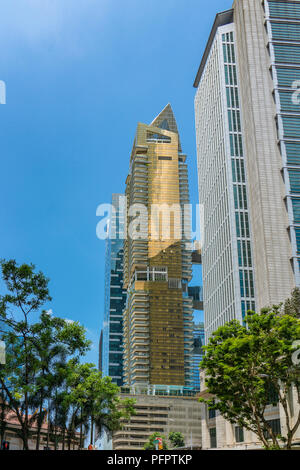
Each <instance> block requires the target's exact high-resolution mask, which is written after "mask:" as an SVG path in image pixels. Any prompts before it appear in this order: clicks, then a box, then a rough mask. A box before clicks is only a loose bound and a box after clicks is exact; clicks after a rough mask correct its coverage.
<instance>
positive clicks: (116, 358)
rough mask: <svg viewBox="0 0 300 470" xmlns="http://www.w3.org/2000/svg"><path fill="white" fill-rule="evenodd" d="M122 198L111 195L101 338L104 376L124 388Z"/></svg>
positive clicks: (124, 293) (124, 298)
mask: <svg viewBox="0 0 300 470" xmlns="http://www.w3.org/2000/svg"><path fill="white" fill-rule="evenodd" d="M123 199H124V196H122V195H121V194H113V195H112V209H111V214H110V219H109V224H108V237H107V239H106V251H105V293H104V298H105V305H104V322H103V332H101V336H100V342H101V343H102V344H101V346H100V347H101V357H102V359H101V362H102V374H103V376H110V377H111V378H112V381H113V382H114V383H116V384H117V385H119V386H121V385H123V310H124V309H125V305H126V290H124V289H123V257H124V240H123V237H122V233H123V229H124V210H123V203H124V202H123ZM100 347H99V349H100Z"/></svg>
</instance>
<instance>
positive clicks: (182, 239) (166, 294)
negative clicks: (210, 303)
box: [123, 104, 193, 389]
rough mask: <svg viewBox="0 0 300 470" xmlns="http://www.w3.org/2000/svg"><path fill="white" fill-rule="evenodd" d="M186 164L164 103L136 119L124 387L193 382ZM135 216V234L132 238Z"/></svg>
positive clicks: (130, 191) (129, 188)
mask: <svg viewBox="0 0 300 470" xmlns="http://www.w3.org/2000/svg"><path fill="white" fill-rule="evenodd" d="M185 161H186V155H184V154H183V153H182V149H181V144H180V138H179V135H178V130H177V125H176V121H175V118H174V114H173V111H172V108H171V106H170V105H169V104H168V105H167V106H166V107H165V108H164V109H163V111H162V112H161V113H160V114H159V115H158V117H157V118H155V119H154V121H153V122H152V123H151V124H150V125H146V124H141V123H139V124H138V127H137V132H136V136H135V140H134V145H133V149H132V153H131V158H130V172H129V175H128V177H127V180H126V197H127V215H126V218H127V228H128V232H129V235H128V236H127V238H126V240H125V244H124V287H125V288H126V289H127V306H126V310H125V312H124V322H123V323H124V325H123V328H124V382H125V384H127V385H136V384H139V385H158V386H159V385H165V386H173V387H174V388H175V389H176V387H177V388H180V387H184V386H185V387H189V386H191V385H192V360H191V359H192V358H191V351H192V348H193V334H192V321H193V307H192V299H190V298H189V297H188V283H189V281H190V280H191V278H192V261H191V251H190V248H191V247H190V244H189V243H188V242H189V241H190V217H189V206H188V205H189V188H188V170H187V165H186V163H185ZM186 206H188V207H186ZM184 207H185V208H186V210H185V211H183V209H184ZM145 209H146V210H145ZM134 214H135V215H134ZM137 215H139V217H138V219H139V225H138V228H137V230H140V235H139V236H131V228H132V224H133V226H134V221H135V220H137ZM134 227H135V226H134ZM135 228H136V227H135Z"/></svg>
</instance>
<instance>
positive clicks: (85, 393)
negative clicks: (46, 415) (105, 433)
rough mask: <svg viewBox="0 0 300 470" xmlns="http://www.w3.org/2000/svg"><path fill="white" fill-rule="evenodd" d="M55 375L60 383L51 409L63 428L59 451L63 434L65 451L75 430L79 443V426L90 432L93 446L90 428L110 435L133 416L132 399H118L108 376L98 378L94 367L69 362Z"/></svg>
mask: <svg viewBox="0 0 300 470" xmlns="http://www.w3.org/2000/svg"><path fill="white" fill-rule="evenodd" d="M59 373H60V374H61V376H64V380H63V381H62V384H61V386H60V388H59V390H58V392H56V394H55V399H54V401H56V405H54V406H53V409H55V410H56V414H57V416H58V417H59V423H60V427H61V429H63V448H64V445H65V443H64V438H65V434H66V435H67V444H68V449H70V445H71V440H72V439H73V438H74V436H75V432H76V430H77V429H78V428H80V430H81V432H80V434H81V436H80V440H81V441H82V427H84V428H85V430H90V431H91V432H90V442H91V444H93V430H94V425H95V426H96V427H97V428H98V429H99V430H100V432H101V429H102V428H103V427H105V428H106V429H107V430H109V431H111V432H113V431H115V430H117V429H120V427H121V420H122V419H129V418H130V417H131V415H132V414H134V413H135V411H134V400H131V399H127V400H121V399H120V398H119V392H120V389H119V387H118V386H117V385H116V384H114V383H112V381H111V378H110V377H102V376H101V373H100V372H99V371H98V370H97V369H96V368H95V366H94V364H80V363H78V362H77V361H76V360H70V361H69V362H68V363H66V364H64V365H63V368H62V370H60V372H59Z"/></svg>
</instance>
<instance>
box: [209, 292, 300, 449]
mask: <svg viewBox="0 0 300 470" xmlns="http://www.w3.org/2000/svg"><path fill="white" fill-rule="evenodd" d="M297 297H298V293H297ZM293 302H295V300H292V301H291V303H290V305H292V303H293ZM296 312H298V310H296V311H295V309H294V310H293V311H290V313H292V314H288V315H287V314H286V313H285V312H284V308H283V307H282V306H279V307H273V308H272V309H263V310H262V311H261V313H260V314H256V313H254V312H248V316H247V318H246V320H245V321H246V326H242V325H240V324H239V323H238V322H237V321H232V322H230V323H228V324H226V325H225V326H223V327H220V328H219V329H218V330H217V331H216V332H215V333H214V334H213V335H212V337H211V338H210V341H209V344H208V346H206V347H205V350H206V355H205V357H204V359H203V361H202V362H201V364H200V367H201V369H203V370H204V371H205V376H206V386H207V389H208V392H209V393H210V394H211V396H212V398H211V399H210V400H204V399H200V401H202V402H206V403H207V404H208V405H209V408H210V409H215V410H219V412H220V413H221V414H222V415H223V417H224V418H226V419H227V420H228V421H230V422H231V423H233V424H237V425H239V426H241V427H243V428H246V429H248V430H250V431H253V432H254V433H255V434H256V435H257V436H258V438H259V440H260V441H261V442H262V443H263V445H264V446H265V448H267V449H268V448H280V446H281V445H282V443H283V442H284V443H285V445H286V447H287V448H288V449H289V448H290V447H291V443H292V439H293V436H294V435H295V433H296V431H297V429H298V427H299V425H300V411H298V412H297V413H298V416H297V419H296V421H295V422H294V424H292V417H291V411H290V408H289V394H290V392H291V389H292V387H294V389H295V390H296V395H297V397H298V405H299V406H300V380H299V366H298V365H295V364H294V363H293V361H292V354H293V352H294V351H295V346H294V342H295V341H296V340H299V339H300V322H299V320H298V319H297V315H296ZM270 392H272V393H270ZM274 392H275V393H274ZM271 396H272V397H273V398H271ZM274 397H277V399H276V398H274ZM272 401H273V402H274V401H275V402H277V401H279V402H280V404H281V405H282V408H283V411H284V414H285V424H286V427H287V434H286V435H285V436H280V435H279V436H278V435H276V433H274V432H273V430H272V428H271V427H270V425H269V424H268V421H267V419H266V417H265V411H266V408H267V406H268V405H269V404H270V403H271V402H272ZM274 404H275V403H274ZM298 410H299V408H298Z"/></svg>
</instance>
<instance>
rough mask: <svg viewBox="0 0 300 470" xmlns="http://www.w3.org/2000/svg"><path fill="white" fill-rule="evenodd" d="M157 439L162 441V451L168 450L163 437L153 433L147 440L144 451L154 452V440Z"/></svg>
mask: <svg viewBox="0 0 300 470" xmlns="http://www.w3.org/2000/svg"><path fill="white" fill-rule="evenodd" d="M157 437H160V438H161V439H162V444H163V450H168V444H167V440H166V438H165V436H163V435H162V434H160V433H159V432H154V433H153V434H152V435H151V436H150V437H149V439H148V441H147V442H146V443H145V445H144V450H156V444H155V442H154V441H155V440H156V438H157Z"/></svg>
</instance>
